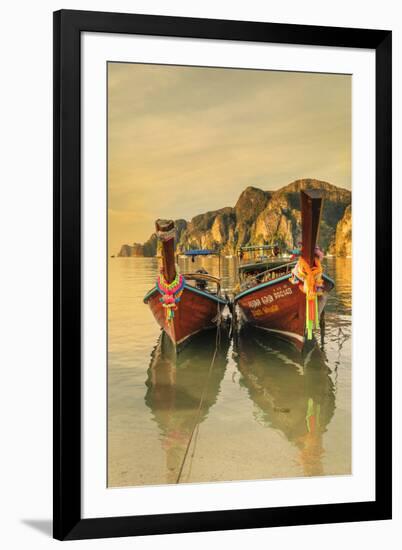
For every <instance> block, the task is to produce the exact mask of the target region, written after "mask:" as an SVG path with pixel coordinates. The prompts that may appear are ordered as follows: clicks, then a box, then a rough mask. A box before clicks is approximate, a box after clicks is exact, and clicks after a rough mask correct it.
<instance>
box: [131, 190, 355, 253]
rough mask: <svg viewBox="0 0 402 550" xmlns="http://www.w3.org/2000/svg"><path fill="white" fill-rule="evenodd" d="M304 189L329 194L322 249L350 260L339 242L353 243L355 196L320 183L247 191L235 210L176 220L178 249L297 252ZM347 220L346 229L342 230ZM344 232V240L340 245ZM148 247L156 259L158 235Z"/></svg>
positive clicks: (243, 193)
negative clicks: (266, 247)
mask: <svg viewBox="0 0 402 550" xmlns="http://www.w3.org/2000/svg"><path fill="white" fill-rule="evenodd" d="M301 189H321V190H322V192H323V197H324V208H323V213H322V218H321V225H320V235H319V243H320V245H321V246H322V248H323V249H324V250H325V251H329V250H331V251H332V250H334V251H336V252H334V253H336V254H344V255H347V254H349V253H350V252H347V250H350V248H351V245H350V244H349V245H346V244H345V245H343V246H341V245H339V246H338V245H335V241H336V242H337V243H338V240H339V242H341V241H340V239H341V238H343V239H344V242H345V243H346V242H347V239H348V238H349V239H350V240H351V235H350V237H347V236H346V233H347V223H351V211H350V208H349V214H348V213H347V207H349V206H350V203H351V193H350V191H347V190H346V189H341V188H339V187H336V186H335V185H332V184H330V183H328V182H325V181H320V180H315V179H300V180H296V181H294V182H292V183H290V184H289V185H286V186H285V187H282V188H281V189H279V190H277V191H264V190H262V189H258V188H256V187H247V188H246V189H245V190H244V191H243V192H242V193H241V194H240V196H239V198H238V200H237V202H236V204H235V206H234V207H230V206H228V207H225V208H221V209H219V210H214V211H210V212H206V213H205V214H199V215H198V216H195V217H194V218H193V219H192V220H191V221H189V222H186V221H185V220H176V222H175V223H176V229H177V249H178V251H179V252H181V251H184V250H188V249H194V248H210V249H215V250H220V251H221V252H222V253H224V254H233V253H234V252H235V250H236V249H237V248H238V247H239V246H242V245H247V244H250V245H251V244H273V243H277V244H279V245H280V246H281V248H283V249H292V248H294V247H295V246H296V245H297V243H298V242H299V241H300V237H301V234H300V233H301V228H300V222H301V213H300V190H301ZM345 216H346V218H345V222H344V225H342V226H339V223H340V222H341V220H343V218H344V217H345ZM348 216H349V218H348ZM348 219H349V222H348ZM338 227H339V232H340V234H341V232H342V235H343V237H339V239H338ZM125 246H128V245H125ZM134 246H135V245H134ZM142 246H143V255H144V256H154V255H155V254H156V253H157V239H156V235H155V234H153V235H151V237H150V239H148V241H146V242H145V243H144V244H143V245H142ZM347 246H349V249H348V248H347ZM123 255H124V254H123ZM133 255H136V254H133Z"/></svg>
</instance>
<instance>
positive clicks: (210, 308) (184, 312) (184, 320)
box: [144, 285, 227, 346]
mask: <svg viewBox="0 0 402 550" xmlns="http://www.w3.org/2000/svg"><path fill="white" fill-rule="evenodd" d="M160 297H161V295H160V293H159V292H158V290H157V289H156V287H155V288H153V289H152V290H151V291H150V292H149V293H148V294H147V295H146V296H145V298H144V302H145V303H146V304H148V305H149V307H150V309H151V311H152V314H153V316H154V317H155V320H156V321H157V323H158V324H159V326H160V327H161V328H162V329H163V330H164V331H165V333H166V334H167V335H168V336H169V338H170V340H171V341H172V342H173V344H175V345H176V346H178V345H181V344H183V343H184V342H185V341H186V340H187V339H188V338H190V337H191V336H193V335H195V334H198V333H199V332H201V331H203V330H207V329H213V328H216V327H217V326H218V321H219V320H220V318H221V313H222V310H223V308H224V307H225V305H227V301H226V300H224V299H223V298H221V297H220V296H216V295H213V294H210V293H208V292H204V291H202V290H199V289H197V288H195V287H191V286H188V285H185V286H184V289H183V294H182V295H181V298H180V302H179V303H178V304H177V309H176V310H175V312H174V317H173V319H172V320H171V321H167V319H166V310H165V308H164V307H163V306H162V303H161V302H160Z"/></svg>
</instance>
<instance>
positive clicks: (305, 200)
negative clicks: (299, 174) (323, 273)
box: [300, 189, 323, 266]
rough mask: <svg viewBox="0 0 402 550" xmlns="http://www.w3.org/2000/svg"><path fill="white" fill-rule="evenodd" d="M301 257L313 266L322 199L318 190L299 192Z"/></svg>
mask: <svg viewBox="0 0 402 550" xmlns="http://www.w3.org/2000/svg"><path fill="white" fill-rule="evenodd" d="M300 194H301V217H302V257H303V259H304V260H305V261H306V262H307V263H308V264H309V265H310V266H313V265H314V249H315V247H316V244H317V239H318V232H319V228H320V220H321V212H322V204H323V198H322V193H321V191H320V190H319V189H309V190H307V189H306V190H305V191H301V193H300Z"/></svg>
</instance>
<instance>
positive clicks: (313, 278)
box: [290, 256, 324, 340]
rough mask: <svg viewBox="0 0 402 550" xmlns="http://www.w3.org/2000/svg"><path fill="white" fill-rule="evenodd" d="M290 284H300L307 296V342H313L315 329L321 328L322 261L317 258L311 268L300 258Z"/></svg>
mask: <svg viewBox="0 0 402 550" xmlns="http://www.w3.org/2000/svg"><path fill="white" fill-rule="evenodd" d="M290 282H291V283H292V284H299V288H300V290H301V291H302V292H304V294H305V295H306V331H307V340H311V339H312V338H313V328H314V327H315V328H318V327H319V315H318V296H320V295H321V294H322V291H323V289H324V281H323V279H322V267H321V262H320V260H319V259H318V258H317V257H315V258H314V266H312V267H310V265H309V264H308V263H307V262H306V260H305V259H304V258H303V257H302V256H300V257H299V260H298V262H297V264H296V266H295V267H294V269H293V270H292V278H291V279H290Z"/></svg>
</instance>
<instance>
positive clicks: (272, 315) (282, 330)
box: [234, 273, 334, 350]
mask: <svg viewBox="0 0 402 550" xmlns="http://www.w3.org/2000/svg"><path fill="white" fill-rule="evenodd" d="M290 277H291V274H290V273H289V274H287V275H285V276H283V277H279V278H278V279H276V280H273V281H269V282H267V283H263V284H260V285H258V286H255V287H252V288H250V289H247V290H244V291H243V292H240V293H239V294H238V295H237V296H236V297H235V298H234V303H235V305H236V304H237V306H238V310H239V316H240V319H239V320H240V323H244V322H245V323H248V324H250V325H252V326H254V327H257V328H260V329H263V330H266V331H268V332H270V333H271V334H272V335H273V336H277V337H278V338H281V339H283V340H286V341H288V342H290V343H292V344H293V345H294V346H295V347H296V348H297V349H299V350H302V349H303V347H304V344H305V325H306V296H305V294H304V293H303V292H302V291H301V290H300V289H299V288H298V285H293V284H292V283H291V282H290V280H289V279H290ZM333 286H334V283H333V281H332V280H331V279H329V277H326V276H325V275H324V293H323V295H322V296H320V297H319V298H318V309H319V315H321V313H322V311H323V309H324V307H325V304H326V301H327V297H328V294H327V293H328V292H329V291H330V290H331V289H332V288H333Z"/></svg>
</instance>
